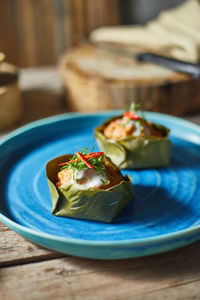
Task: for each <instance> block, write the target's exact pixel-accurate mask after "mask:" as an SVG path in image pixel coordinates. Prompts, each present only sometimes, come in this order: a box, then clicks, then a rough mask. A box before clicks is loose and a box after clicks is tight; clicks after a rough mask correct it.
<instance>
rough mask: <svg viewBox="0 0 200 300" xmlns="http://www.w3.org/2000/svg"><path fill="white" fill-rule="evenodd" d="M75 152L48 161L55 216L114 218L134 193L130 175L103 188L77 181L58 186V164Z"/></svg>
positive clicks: (104, 219) (94, 218)
mask: <svg viewBox="0 0 200 300" xmlns="http://www.w3.org/2000/svg"><path fill="white" fill-rule="evenodd" d="M72 156H73V155H62V156H59V157H56V158H54V159H52V160H51V161H49V162H48V163H47V165H46V176H47V180H48V185H49V190H50V194H51V199H52V205H53V209H52V213H53V214H54V215H55V216H62V217H70V218H78V219H87V220H94V221H101V222H111V221H112V220H113V219H114V218H115V217H116V216H117V215H118V214H119V212H120V211H121V210H122V209H123V207H125V206H126V205H127V204H128V202H129V201H130V200H131V199H132V197H133V189H132V182H131V179H130V177H129V176H128V175H126V176H125V177H124V180H123V181H121V182H120V183H119V184H117V185H115V186H112V187H110V188H108V189H104V190H103V189H94V188H91V187H87V186H85V185H83V184H78V183H73V184H72V183H69V184H67V185H65V186H64V188H63V187H62V186H60V187H58V186H56V176H57V173H58V172H59V171H60V167H59V164H60V163H63V162H66V161H69V160H70V159H71V158H72ZM116 168H117V169H118V167H116ZM118 170H119V169H118Z"/></svg>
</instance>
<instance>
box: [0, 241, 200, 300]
mask: <svg viewBox="0 0 200 300" xmlns="http://www.w3.org/2000/svg"><path fill="white" fill-rule="evenodd" d="M199 246H200V243H196V244H194V245H191V246H188V247H186V248H184V249H181V250H180V251H179V250H176V251H173V252H171V253H166V254H161V255H157V256H149V257H144V258H137V259H128V260H118V261H105V260H104V261H99V260H88V259H82V258H76V257H66V258H61V259H54V260H51V261H45V262H38V263H33V264H32V263H31V264H27V265H21V266H14V267H7V268H2V269H1V271H0V277H1V289H0V297H2V299H3V297H4V299H5V298H6V299H10V300H12V299H16V300H17V299H22V298H23V296H24V295H26V299H38V298H39V299H54V298H55V297H56V298H59V299H66V297H67V299H73V300H74V299H77V300H79V299H88V300H90V299H102V298H103V299H128V298H130V297H132V298H133V297H134V299H144V296H145V297H146V296H148V297H151V298H149V299H153V295H154V294H153V293H156V294H155V295H157V292H158V294H159V295H160V299H163V295H164V294H165V295H168V296H169V295H170V293H171V291H172V293H173V294H174V295H176V297H175V299H182V298H181V297H179V291H180V287H181V288H182V295H184V294H185V295H187V296H188V298H187V299H191V298H190V294H189V292H190V289H191V288H192V286H193V296H194V297H197V296H198V295H199V287H200V284H199V283H200V268H199V266H200V256H199ZM188 286H189V288H188ZM10 287H12V289H10ZM194 287H195V288H194ZM12 291H15V292H14V293H13V292H12ZM151 294H152V296H151ZM30 295H31V296H30ZM141 295H142V296H141ZM142 297H143V298H142ZM147 299H148V298H147ZM169 299H170V298H169ZM194 299H195V298H194ZM196 299H197V298H196Z"/></svg>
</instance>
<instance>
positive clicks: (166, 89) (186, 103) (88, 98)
mask: <svg viewBox="0 0 200 300" xmlns="http://www.w3.org/2000/svg"><path fill="white" fill-rule="evenodd" d="M59 65H60V72H61V74H62V79H63V83H64V86H65V88H66V96H67V97H66V100H67V102H68V104H69V105H70V108H71V109H72V110H75V111H77V110H79V111H89V110H90V111H99V110H105V109H119V108H121V109H123V108H124V107H129V106H130V104H131V102H133V101H137V102H138V103H140V105H141V108H142V109H143V110H150V111H157V112H163V113H168V114H175V115H180V116H181V115H184V114H185V113H188V112H194V111H196V110H197V109H198V110H200V80H193V79H191V77H190V76H189V75H186V74H182V73H178V72H174V71H172V70H169V69H167V68H163V67H160V66H157V65H156V64H150V63H140V62H138V61H137V60H135V59H132V58H129V57H124V56H123V55H119V54H116V53H112V52H111V51H107V50H105V49H102V48H100V47H98V46H94V45H91V44H88V43H87V44H86V43H82V44H81V45H79V46H78V47H75V48H73V49H71V50H70V51H68V52H67V53H66V54H65V55H63V56H62V58H61V60H60V64H59Z"/></svg>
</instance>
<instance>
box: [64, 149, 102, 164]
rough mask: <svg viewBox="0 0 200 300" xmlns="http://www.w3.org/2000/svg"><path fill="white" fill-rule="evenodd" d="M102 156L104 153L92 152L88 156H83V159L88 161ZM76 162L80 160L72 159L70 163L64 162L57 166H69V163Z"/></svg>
mask: <svg viewBox="0 0 200 300" xmlns="http://www.w3.org/2000/svg"><path fill="white" fill-rule="evenodd" d="M103 154H104V152H92V153H90V154H86V155H84V156H83V157H84V158H85V159H89V158H93V157H98V156H101V155H103ZM78 160H80V158H77V159H74V160H70V161H67V162H64V163H62V164H59V166H64V165H67V164H69V163H73V162H75V161H78Z"/></svg>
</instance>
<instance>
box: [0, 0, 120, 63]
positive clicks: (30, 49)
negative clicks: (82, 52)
mask: <svg viewBox="0 0 200 300" xmlns="http://www.w3.org/2000/svg"><path fill="white" fill-rule="evenodd" d="M115 24H119V17H118V0H109V1H107V0H52V1H49V0H40V1H35V0H28V1H27V0H17V1H13V0H6V1H3V0H1V1H0V50H1V51H2V52H4V53H5V54H6V61H7V62H10V63H13V64H16V65H17V66H19V67H32V66H38V65H44V64H55V63H56V61H57V59H58V58H59V56H60V54H62V53H63V52H64V51H65V50H66V49H68V48H69V47H71V46H72V45H74V44H75V43H76V42H77V40H79V39H80V38H82V37H86V36H87V35H88V34H89V33H90V32H91V31H92V30H93V29H95V28H97V27H100V26H106V25H115Z"/></svg>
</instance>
